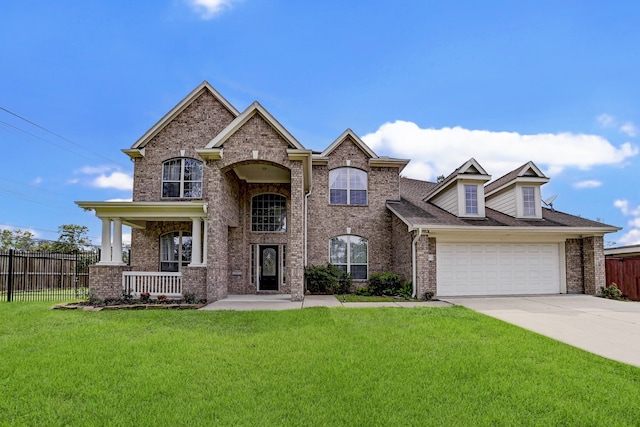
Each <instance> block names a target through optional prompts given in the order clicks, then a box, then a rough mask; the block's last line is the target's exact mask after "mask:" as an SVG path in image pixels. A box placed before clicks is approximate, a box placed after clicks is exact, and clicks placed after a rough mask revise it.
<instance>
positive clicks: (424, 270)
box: [416, 235, 437, 298]
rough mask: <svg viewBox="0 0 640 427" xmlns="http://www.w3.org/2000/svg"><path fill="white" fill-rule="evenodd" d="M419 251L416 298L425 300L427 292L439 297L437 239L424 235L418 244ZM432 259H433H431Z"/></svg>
mask: <svg viewBox="0 0 640 427" xmlns="http://www.w3.org/2000/svg"><path fill="white" fill-rule="evenodd" d="M416 249H417V254H416V255H417V256H416V259H417V263H418V266H417V268H418V271H417V282H418V284H417V290H416V296H417V297H418V298H424V296H425V293H426V292H432V293H433V294H435V295H437V288H436V279H437V277H436V272H437V270H436V265H437V258H436V255H437V254H436V239H435V238H433V237H429V236H427V235H422V236H420V238H419V239H418V242H417V244H416ZM429 257H431V259H430V258H429Z"/></svg>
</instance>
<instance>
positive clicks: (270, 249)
mask: <svg viewBox="0 0 640 427" xmlns="http://www.w3.org/2000/svg"><path fill="white" fill-rule="evenodd" d="M279 266H280V264H279V259H278V246H277V245H275V246H274V245H260V276H259V286H258V290H259V291H277V290H278V285H279V283H278V282H279V281H278V278H279V277H280V275H279Z"/></svg>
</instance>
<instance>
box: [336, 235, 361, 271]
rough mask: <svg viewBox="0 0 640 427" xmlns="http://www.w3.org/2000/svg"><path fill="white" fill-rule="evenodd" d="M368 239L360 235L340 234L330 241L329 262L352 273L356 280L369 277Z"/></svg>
mask: <svg viewBox="0 0 640 427" xmlns="http://www.w3.org/2000/svg"><path fill="white" fill-rule="evenodd" d="M367 246H368V241H367V239H365V238H363V237H359V236H351V235H347V236H338V237H334V238H333V239H331V240H330V241H329V262H331V264H333V265H335V266H336V267H338V268H339V269H340V270H342V271H344V272H346V273H349V274H351V277H352V278H353V279H354V280H364V279H366V278H367V260H368V256H367Z"/></svg>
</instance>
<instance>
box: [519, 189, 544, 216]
mask: <svg viewBox="0 0 640 427" xmlns="http://www.w3.org/2000/svg"><path fill="white" fill-rule="evenodd" d="M527 187H528V188H533V204H534V208H535V214H533V215H525V213H524V188H527ZM540 200H541V196H540V186H538V185H518V186H517V187H516V215H517V217H518V218H526V219H542V203H541V202H540Z"/></svg>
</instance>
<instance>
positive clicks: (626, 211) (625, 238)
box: [613, 200, 640, 246]
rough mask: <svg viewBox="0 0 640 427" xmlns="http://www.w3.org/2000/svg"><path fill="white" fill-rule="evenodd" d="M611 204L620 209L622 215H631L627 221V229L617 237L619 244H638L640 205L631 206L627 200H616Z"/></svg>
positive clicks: (639, 239)
mask: <svg viewBox="0 0 640 427" xmlns="http://www.w3.org/2000/svg"><path fill="white" fill-rule="evenodd" d="M613 206H615V207H616V208H618V209H620V212H622V214H623V215H624V216H630V217H632V218H631V219H630V220H629V221H628V222H627V226H628V231H626V233H625V234H623V235H622V237H621V238H620V239H619V240H620V242H619V243H620V244H621V245H623V246H626V245H636V244H640V206H636V207H632V206H631V204H630V202H629V201H628V200H616V201H615V202H613Z"/></svg>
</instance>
